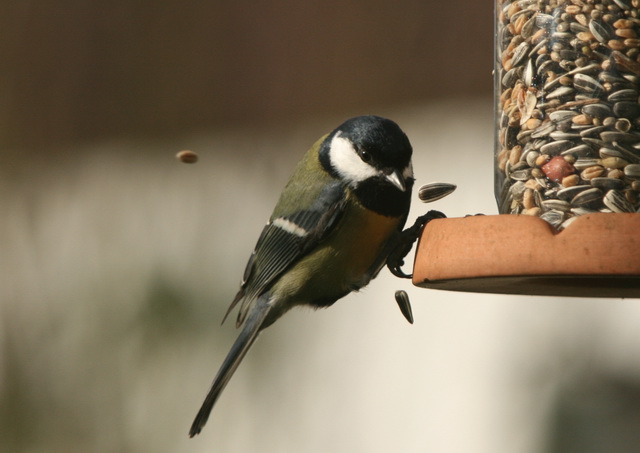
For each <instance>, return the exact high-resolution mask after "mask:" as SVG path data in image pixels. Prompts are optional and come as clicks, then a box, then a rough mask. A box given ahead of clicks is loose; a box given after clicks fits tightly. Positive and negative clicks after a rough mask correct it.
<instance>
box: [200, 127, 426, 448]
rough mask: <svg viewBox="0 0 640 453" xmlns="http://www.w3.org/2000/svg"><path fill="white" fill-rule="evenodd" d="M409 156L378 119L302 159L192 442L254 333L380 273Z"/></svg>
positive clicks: (407, 181)
mask: <svg viewBox="0 0 640 453" xmlns="http://www.w3.org/2000/svg"><path fill="white" fill-rule="evenodd" d="M411 154H412V148H411V144H410V143H409V139H408V138H407V136H406V135H405V134H404V132H402V130H401V129H400V127H399V126H398V125H397V124H396V123H395V122H393V121H391V120H388V119H385V118H381V117H379V116H359V117H356V118H352V119H349V120H347V121H345V122H344V123H342V124H341V125H340V126H338V128H336V129H335V130H334V131H333V132H331V133H329V134H327V135H325V136H324V137H322V138H320V140H318V141H317V142H316V143H315V144H314V145H313V146H312V147H311V149H310V150H309V151H308V152H307V153H306V154H305V156H304V158H303V159H302V161H301V162H300V163H299V164H298V166H297V167H296V169H295V171H294V173H293V175H292V176H291V179H290V180H289V182H288V183H287V185H286V186H285V188H284V191H283V192H282V194H281V195H280V199H279V201H278V203H277V205H276V207H275V209H274V211H273V214H272V215H271V218H270V219H269V222H268V223H267V225H266V226H265V227H264V229H263V231H262V234H261V235H260V238H259V239H258V243H257V245H256V247H255V250H254V251H253V253H252V254H251V257H250V258H249V262H248V263H247V266H246V269H245V272H244V277H243V281H242V285H241V287H240V290H239V292H238V294H237V295H236V297H235V299H234V300H233V302H231V306H230V307H229V310H228V311H227V314H226V315H225V319H226V317H227V316H228V315H229V313H230V312H231V310H232V309H233V308H234V307H236V306H238V305H239V313H238V317H237V321H236V327H238V328H239V327H240V326H242V331H241V332H240V335H239V336H238V339H237V340H236V341H235V343H234V344H233V346H232V347H231V350H230V351H229V353H228V355H227V357H226V358H225V360H224V362H223V363H222V366H221V367H220V370H219V371H218V374H217V375H216V377H215V379H214V380H213V384H212V385H211V388H210V389H209V392H208V394H207V396H206V398H205V400H204V402H203V403H202V407H201V408H200V411H199V412H198V414H197V415H196V418H195V420H194V421H193V425H192V426H191V430H190V431H189V436H190V437H193V436H195V435H196V434H198V433H200V431H201V430H202V427H203V426H204V425H205V423H206V422H207V419H208V418H209V414H210V412H211V409H212V408H213V405H214V404H215V403H216V401H217V399H218V397H219V396H220V393H221V392H222V390H223V389H224V388H225V386H226V385H227V383H228V382H229V379H230V378H231V376H232V375H233V373H234V371H235V370H236V368H237V367H238V365H239V364H240V362H241V360H242V359H243V358H244V356H245V355H246V353H247V351H248V350H249V348H250V347H251V345H252V344H253V342H254V341H255V340H256V338H257V337H258V334H259V333H260V331H261V330H262V329H264V328H266V327H268V326H270V325H271V324H273V323H274V322H275V321H276V320H277V319H278V318H279V317H280V316H282V315H283V314H284V313H285V312H286V311H287V310H289V309H290V308H291V307H293V306H295V305H310V306H312V307H315V308H320V307H328V306H330V305H332V304H333V303H334V302H335V301H337V300H338V299H340V298H342V297H344V296H346V295H347V294H349V293H350V292H352V291H357V290H359V289H360V288H362V287H363V286H365V285H367V284H368V283H369V281H370V280H371V279H372V278H374V277H375V276H376V275H377V274H378V272H379V271H380V269H381V268H382V267H383V266H384V265H385V263H386V261H387V257H388V256H389V254H390V253H391V252H392V251H393V249H394V247H395V246H396V242H397V240H398V237H399V236H400V234H401V231H402V228H403V226H404V224H405V221H406V220H407V215H408V213H409V205H410V202H411V189H412V187H413V182H414V179H413V169H412V165H411ZM223 322H224V320H223Z"/></svg>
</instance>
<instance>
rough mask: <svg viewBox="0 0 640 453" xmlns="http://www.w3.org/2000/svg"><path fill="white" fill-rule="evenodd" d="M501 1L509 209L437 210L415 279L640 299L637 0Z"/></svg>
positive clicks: (501, 100) (500, 132)
mask: <svg viewBox="0 0 640 453" xmlns="http://www.w3.org/2000/svg"><path fill="white" fill-rule="evenodd" d="M575 3H576V2H558V1H557V0H537V1H526V0H496V6H495V14H496V17H495V40H496V41H495V68H494V69H495V70H494V89H495V93H494V95H495V150H494V163H495V165H494V171H495V173H494V181H495V197H496V200H497V205H498V212H499V213H500V215H491V216H473V217H466V218H456V219H436V220H433V221H432V222H430V223H429V224H428V225H427V226H426V227H425V229H424V231H423V234H422V237H421V239H420V242H419V246H418V251H417V255H416V260H415V267H414V277H413V282H414V284H416V285H418V286H424V287H428V288H438V289H447V290H456V291H473V292H491V293H505V294H538V295H556V296H582V297H640V214H639V212H640V101H639V96H640V0H594V1H592V2H584V3H582V2H581V3H580V4H575Z"/></svg>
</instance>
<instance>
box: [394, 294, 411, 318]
mask: <svg viewBox="0 0 640 453" xmlns="http://www.w3.org/2000/svg"><path fill="white" fill-rule="evenodd" d="M395 297H396V302H397V303H398V307H400V311H401V312H402V315H403V316H404V317H405V319H406V320H407V321H409V324H413V310H411V301H410V300H409V295H408V294H407V292H406V291H405V290H402V289H399V290H398V291H396V294H395Z"/></svg>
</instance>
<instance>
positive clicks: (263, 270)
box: [223, 181, 346, 327]
mask: <svg viewBox="0 0 640 453" xmlns="http://www.w3.org/2000/svg"><path fill="white" fill-rule="evenodd" d="M308 190H313V187H310V188H309V189H308ZM316 192H317V193H315V194H314V195H313V198H314V200H313V201H312V203H310V204H307V206H308V207H307V208H305V209H298V210H295V209H294V210H293V211H292V212H290V213H289V214H286V215H278V214H275V213H278V212H279V209H278V206H276V209H275V211H274V215H273V216H272V218H271V220H270V221H269V223H267V225H266V226H265V227H264V229H263V230H262V234H261V235H260V238H259V239H258V243H257V244H256V247H255V249H254V251H253V253H252V254H251V257H250V258H249V262H248V263H247V267H246V269H245V272H244V278H243V282H242V286H241V288H240V291H239V292H238V294H237V295H236V297H235V299H234V300H233V302H232V303H231V305H230V307H229V309H228V310H227V314H226V315H225V319H226V317H227V316H228V315H229V312H231V310H232V309H233V308H234V307H235V306H236V305H237V304H238V302H240V301H242V303H241V305H240V311H239V313H238V318H237V321H236V326H238V327H239V326H240V325H241V324H242V323H243V322H244V320H245V318H246V316H247V313H248V312H249V310H250V308H251V306H252V305H253V302H254V301H255V300H256V298H257V297H258V296H259V295H261V294H262V293H264V292H265V291H266V290H267V289H268V288H269V286H270V285H271V284H272V283H273V282H274V281H275V279H277V278H278V277H279V276H280V275H281V274H282V273H283V272H285V271H286V270H287V269H288V268H289V267H290V266H291V265H292V264H293V263H295V262H297V261H298V260H299V259H300V258H302V257H303V256H305V255H306V254H307V253H309V251H310V250H312V249H313V248H314V247H315V246H316V245H317V244H318V243H319V242H321V241H322V240H323V239H324V238H325V237H327V235H328V234H329V233H330V232H331V231H332V230H333V228H334V227H335V225H336V224H337V222H338V220H339V219H340V216H341V214H342V212H343V211H344V206H345V200H346V196H345V189H344V187H343V186H342V185H341V184H340V183H339V182H337V181H335V182H331V183H329V184H323V186H322V189H321V190H317V191H316ZM307 195H308V194H307ZM290 211H291V210H290ZM223 322H224V320H223Z"/></svg>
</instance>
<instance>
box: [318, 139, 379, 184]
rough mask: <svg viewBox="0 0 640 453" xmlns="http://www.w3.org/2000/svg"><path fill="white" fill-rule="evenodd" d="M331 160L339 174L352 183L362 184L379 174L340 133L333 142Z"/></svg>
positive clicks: (330, 151) (330, 153) (330, 150)
mask: <svg viewBox="0 0 640 453" xmlns="http://www.w3.org/2000/svg"><path fill="white" fill-rule="evenodd" d="M329 160H330V161H331V165H332V166H333V168H334V169H335V170H336V171H337V172H338V174H340V176H341V177H342V178H343V179H345V180H347V181H350V182H361V181H364V180H365V179H367V178H371V177H373V176H377V175H378V174H379V172H378V170H376V169H375V168H373V167H372V166H371V165H369V164H367V163H366V162H364V161H363V160H362V159H360V156H358V153H357V152H356V150H355V149H354V148H353V145H352V144H351V142H350V141H349V140H347V139H346V138H342V137H340V132H338V133H337V134H336V135H335V136H334V137H333V139H332V140H331V148H330V149H329Z"/></svg>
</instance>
